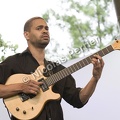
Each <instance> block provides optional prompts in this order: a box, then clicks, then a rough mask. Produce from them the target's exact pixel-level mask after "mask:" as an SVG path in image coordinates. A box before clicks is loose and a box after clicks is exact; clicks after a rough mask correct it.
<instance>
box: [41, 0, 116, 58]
mask: <svg viewBox="0 0 120 120" xmlns="http://www.w3.org/2000/svg"><path fill="white" fill-rule="evenodd" d="M58 4H59V6H60V9H59V10H56V11H55V10H54V9H50V10H47V11H46V13H45V14H43V18H44V19H46V20H47V22H48V23H49V25H50V27H51V26H52V25H53V26H59V28H60V29H61V30H63V31H68V33H69V35H70V39H71V41H72V44H71V49H73V51H74V49H75V50H76V53H79V54H74V55H73V54H72V56H71V54H70V51H69V52H68V54H67V58H68V59H73V58H76V57H78V56H80V55H81V54H85V53H88V52H90V51H92V50H98V49H102V48H103V47H104V46H105V43H108V42H110V41H112V40H113V39H115V35H116V33H117V32H118V29H117V26H116V25H115V24H114V23H113V22H112V20H111V19H110V14H111V13H110V11H111V6H112V0H102V1H98V0H92V1H91V0H87V1H86V0H85V2H84V1H81V2H80V0H78V1H77V0H76V1H75V0H61V1H60V3H58ZM52 21H55V23H54V24H53V22H52ZM50 23H52V24H50ZM55 43H57V42H55V40H54V43H52V44H55ZM59 48H60V45H59V44H58V43H57V47H56V50H54V51H56V53H58V50H59ZM73 51H72V52H73ZM52 52H53V51H52ZM47 53H49V54H50V52H48V51H47ZM73 53H75V52H73Z"/></svg>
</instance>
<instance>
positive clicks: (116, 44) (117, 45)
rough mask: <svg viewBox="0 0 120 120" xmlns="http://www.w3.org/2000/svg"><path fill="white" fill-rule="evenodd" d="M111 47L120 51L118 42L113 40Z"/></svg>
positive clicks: (119, 41) (119, 42)
mask: <svg viewBox="0 0 120 120" xmlns="http://www.w3.org/2000/svg"><path fill="white" fill-rule="evenodd" d="M111 46H112V47H113V49H114V50H120V40H115V41H114V42H113V43H112V45H111Z"/></svg>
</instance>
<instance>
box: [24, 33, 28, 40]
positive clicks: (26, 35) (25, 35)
mask: <svg viewBox="0 0 120 120" xmlns="http://www.w3.org/2000/svg"><path fill="white" fill-rule="evenodd" d="M24 37H25V38H26V40H27V41H28V40H29V32H27V31H25V32H24Z"/></svg>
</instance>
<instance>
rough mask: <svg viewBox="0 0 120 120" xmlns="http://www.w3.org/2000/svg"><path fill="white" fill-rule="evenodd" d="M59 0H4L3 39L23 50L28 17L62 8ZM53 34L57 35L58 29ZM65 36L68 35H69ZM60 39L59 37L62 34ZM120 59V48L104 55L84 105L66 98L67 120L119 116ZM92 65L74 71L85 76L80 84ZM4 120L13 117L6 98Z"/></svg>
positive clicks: (0, 5)
mask: <svg viewBox="0 0 120 120" xmlns="http://www.w3.org/2000/svg"><path fill="white" fill-rule="evenodd" d="M84 1H85V0H84ZM58 3H59V0H51V1H49V0H42V1H41V0H19V1H18V0H0V16H1V18H0V34H1V35H2V39H3V40H5V41H10V42H11V43H12V44H18V45H19V48H18V50H17V51H18V52H22V51H23V50H24V49H25V48H26V47H27V44H26V40H25V38H24V36H23V26H24V23H25V22H26V20H28V19H29V18H31V17H33V16H41V15H42V13H44V12H45V11H46V10H47V9H49V8H54V9H56V10H58V8H57V4H58ZM112 8H113V9H112V11H113V17H112V18H113V19H114V21H115V23H116V15H115V14H114V7H112ZM113 19H112V20H113ZM51 31H52V30H51ZM51 34H52V35H53V34H54V33H51ZM62 34H63V33H62V32H60V33H59V36H63V35H62ZM54 37H56V36H54ZM63 37H64V39H65V36H63ZM67 38H69V37H68V35H67V34H66V39H67ZM56 39H58V36H57V37H56ZM64 39H63V38H62V41H60V42H61V44H62V45H63V47H65V45H66V44H69V43H67V42H66V43H65V41H64ZM119 59H120V53H119V52H118V51H117V52H113V53H110V54H109V55H107V56H105V57H104V60H105V62H106V66H105V69H104V73H103V76H102V78H101V81H100V82H99V85H98V88H97V90H96V92H95V94H94V95H93V97H92V98H91V100H90V102H89V104H88V105H86V106H85V107H84V108H83V109H80V110H78V109H74V108H73V107H71V106H69V105H68V104H66V103H65V102H64V101H63V102H62V105H63V108H64V113H65V118H66V119H65V120H68V119H69V120H73V119H75V120H77V119H79V118H80V119H84V120H108V119H109V120H113V119H114V120H119V118H120V114H119V113H118V110H119V109H120V103H119V101H120V99H119V92H118V91H120V87H119V85H120V82H119V76H118V75H119V69H118V70H117V69H116V68H120V65H119V64H118V63H119ZM75 61H76V60H73V61H70V62H68V64H72V63H74V62H75ZM91 67H92V66H91V65H88V66H87V67H85V68H84V69H82V70H80V71H79V72H77V73H75V74H74V77H75V78H76V79H78V77H79V76H80V77H79V78H81V79H82V80H81V81H80V82H77V85H78V86H80V85H81V86H84V85H85V84H86V83H87V80H88V79H89V77H90V75H91V74H89V72H91ZM86 74H87V75H86ZM81 75H83V76H81ZM84 80H85V81H84ZM1 108H2V109H1ZM1 113H3V114H1ZM70 118H71V119H70ZM0 120H9V119H8V114H7V112H6V110H5V108H4V105H3V104H2V102H0Z"/></svg>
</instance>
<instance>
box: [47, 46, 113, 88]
mask: <svg viewBox="0 0 120 120" xmlns="http://www.w3.org/2000/svg"><path fill="white" fill-rule="evenodd" d="M113 50H114V49H113V47H112V46H111V45H109V46H108V47H106V48H104V49H102V50H100V51H98V52H96V53H94V54H98V55H100V56H101V57H103V56H105V55H106V54H108V53H110V52H112V51H113ZM94 54H93V55H94ZM93 55H91V56H88V57H87V58H85V59H83V60H81V61H79V62H77V63H75V64H73V65H71V66H69V67H67V68H64V69H63V70H61V71H59V72H57V73H55V74H53V75H51V76H50V77H48V78H47V80H46V83H47V85H48V86H51V85H53V84H54V83H56V82H57V81H59V80H61V79H63V78H65V77H67V76H68V75H70V74H72V73H74V72H76V71H77V70H79V69H81V68H83V67H85V66H86V65H88V64H90V63H91V59H92V57H93Z"/></svg>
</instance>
